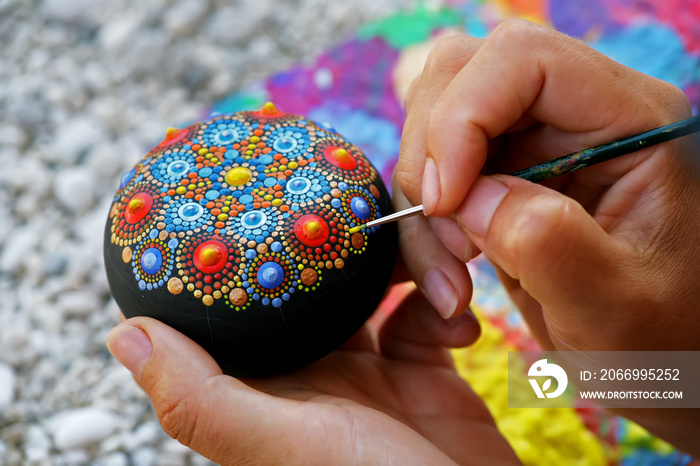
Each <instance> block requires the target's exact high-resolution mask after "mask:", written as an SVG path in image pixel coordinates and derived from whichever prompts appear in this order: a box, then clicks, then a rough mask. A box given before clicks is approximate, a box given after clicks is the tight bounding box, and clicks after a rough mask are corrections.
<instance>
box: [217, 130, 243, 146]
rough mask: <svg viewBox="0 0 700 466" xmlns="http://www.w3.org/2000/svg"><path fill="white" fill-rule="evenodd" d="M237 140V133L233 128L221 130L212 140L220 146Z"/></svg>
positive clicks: (238, 136)
mask: <svg viewBox="0 0 700 466" xmlns="http://www.w3.org/2000/svg"><path fill="white" fill-rule="evenodd" d="M239 138H240V135H239V134H238V131H236V130H235V129H233V128H226V129H223V130H221V131H219V132H217V133H216V134H215V135H214V140H215V141H216V142H217V143H219V144H221V145H226V144H228V143H230V142H232V141H237V140H239Z"/></svg>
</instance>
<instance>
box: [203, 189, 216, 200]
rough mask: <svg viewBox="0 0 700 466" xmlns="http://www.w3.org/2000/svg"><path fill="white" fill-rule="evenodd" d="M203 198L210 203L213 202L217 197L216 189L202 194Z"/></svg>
mask: <svg viewBox="0 0 700 466" xmlns="http://www.w3.org/2000/svg"><path fill="white" fill-rule="evenodd" d="M204 197H206V198H207V199H209V200H210V201H213V200H214V199H216V198H218V197H219V191H217V190H216V189H210V190H209V191H207V192H206V193H205V194H204Z"/></svg>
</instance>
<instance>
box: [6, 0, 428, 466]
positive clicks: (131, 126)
mask: <svg viewBox="0 0 700 466" xmlns="http://www.w3.org/2000/svg"><path fill="white" fill-rule="evenodd" d="M414 3H415V2H414V1H413V0H349V1H339V2H338V1H330V0H329V1H325V0H294V1H282V0H276V1H275V0H252V1H235V2H234V1H231V2H226V1H223V0H142V1H137V0H43V1H40V0H0V44H1V45H0V297H1V298H2V299H1V300H0V464H3V465H5V464H6V465H20V464H41V465H51V464H54V465H72V464H94V465H109V466H120V465H166V464H167V465H171V464H172V465H181V464H182V465H186V464H207V463H208V461H207V460H205V459H204V458H202V457H201V456H198V455H196V454H194V453H193V452H190V451H189V450H188V449H187V448H185V447H183V446H181V445H180V444H179V443H177V442H176V441H174V440H172V439H170V438H169V437H167V436H166V435H165V434H164V433H163V432H162V430H161V429H160V426H159V424H158V421H157V419H156V418H155V415H154V414H153V409H152V407H151V405H150V402H149V401H148V399H147V397H146V396H145V395H144V394H143V393H142V392H141V391H140V389H139V388H138V387H137V386H136V384H135V383H134V382H133V380H132V379H131V377H130V375H129V373H128V372H127V371H126V370H125V369H124V368H122V367H121V366H120V365H119V364H118V363H117V362H116V361H115V360H113V359H112V358H111V356H110V355H109V353H108V352H107V350H106V348H105V345H104V340H105V337H106V335H107V333H108V332H109V330H110V329H111V328H112V327H113V325H114V324H115V322H116V316H117V307H116V305H115V303H114V301H112V300H111V299H110V296H109V289H108V285H107V280H106V277H105V273H104V266H103V261H102V233H103V228H104V223H105V221H106V218H107V213H108V208H109V203H110V200H111V197H112V195H113V194H114V191H115V190H116V187H117V185H118V178H119V176H120V175H121V174H122V173H123V172H125V171H127V170H128V169H129V168H131V166H133V164H134V163H135V162H136V161H137V160H138V159H139V158H140V157H141V156H142V155H143V154H144V153H145V150H147V149H148V148H149V147H150V146H152V145H153V143H154V142H157V141H158V140H160V139H161V137H162V135H163V133H164V130H165V128H167V127H168V126H174V125H177V124H179V123H183V122H186V121H189V120H191V119H193V118H196V117H197V116H198V115H199V114H200V112H202V111H203V109H204V108H205V107H206V106H207V105H209V104H211V103H213V102H215V101H217V100H218V99H220V98H222V97H224V96H226V95H227V94H229V93H230V92H232V91H234V90H236V89H237V88H238V87H240V86H242V85H245V84H247V83H250V82H252V81H254V80H256V79H260V78H262V77H264V76H266V75H269V74H271V73H274V72H275V71H279V70H283V69H285V68H286V67H288V66H290V65H291V64H293V63H295V62H299V61H303V60H305V59H309V58H312V57H314V56H315V55H317V54H319V53H320V52H321V51H323V50H324V49H325V48H328V47H329V46H330V45H332V44H334V43H337V42H339V41H340V40H342V39H343V38H345V37H347V36H348V35H350V34H352V32H353V31H355V30H356V28H357V27H358V26H359V25H360V24H362V23H363V22H366V21H369V20H372V19H376V18H378V17H381V16H384V15H386V14H388V13H391V12H393V11H396V10H397V9H398V8H400V7H406V6H408V5H411V4H414Z"/></svg>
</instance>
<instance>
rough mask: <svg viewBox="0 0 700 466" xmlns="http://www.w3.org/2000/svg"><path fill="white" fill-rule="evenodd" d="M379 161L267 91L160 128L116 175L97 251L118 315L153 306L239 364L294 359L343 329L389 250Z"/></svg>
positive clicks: (317, 349)
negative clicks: (233, 109) (260, 97)
mask: <svg viewBox="0 0 700 466" xmlns="http://www.w3.org/2000/svg"><path fill="white" fill-rule="evenodd" d="M391 212H392V206H391V200H390V198H389V195H388V193H387V190H386V187H385V186H384V184H383V183H382V180H381V178H380V177H379V175H378V173H377V171H376V169H375V168H374V167H373V166H372V164H371V163H370V162H369V161H368V160H367V158H366V157H365V156H364V155H363V153H362V151H361V150H360V149H359V148H358V147H356V146H355V145H353V144H352V143H351V142H349V141H348V140H347V139H345V138H344V137H343V136H341V135H340V134H338V133H337V132H335V131H334V130H333V129H332V128H330V127H328V126H324V125H322V124H318V123H315V122H313V121H310V120H308V119H306V118H304V117H301V116H297V115H292V114H288V113H284V112H282V111H280V110H278V109H277V108H276V107H275V106H274V105H273V104H271V103H268V104H265V106H263V107H262V109H260V110H258V111H253V112H239V113H235V114H222V115H217V116H214V117H212V118H211V119H209V120H207V121H203V122H200V123H196V124H193V125H191V126H189V127H187V128H185V129H173V128H170V129H168V131H167V132H166V135H165V138H164V140H163V141H162V142H161V143H160V144H158V145H157V146H156V147H154V148H153V149H151V151H150V152H148V154H146V156H145V157H144V158H143V159H142V160H141V162H140V163H139V164H138V165H136V166H135V167H134V168H133V169H131V170H130V171H129V172H127V173H126V174H124V175H123V177H122V178H121V182H120V185H119V190H118V191H117V193H116V196H115V198H114V202H113V203H112V207H111V209H110V213H109V218H108V220H107V225H106V228H105V245H104V254H105V264H106V268H107V277H108V279H109V284H110V287H111V290H112V294H113V296H114V298H115V300H116V301H117V303H118V304H119V306H120V307H121V309H122V311H123V312H124V315H125V316H127V317H133V316H150V317H154V318H156V319H159V320H161V321H162V322H164V323H166V324H168V325H170V326H172V327H174V328H175V329H177V330H179V331H181V332H182V333H184V334H186V335H187V336H189V337H190V338H192V339H193V340H194V341H196V342H197V343H199V344H200V345H201V346H203V347H204V348H205V349H206V350H207V351H208V352H209V353H210V354H211V355H212V356H213V357H214V358H215V359H216V360H217V362H218V363H219V364H220V365H221V367H222V369H223V370H224V372H226V373H228V374H231V375H234V376H264V375H272V374H276V373H282V372H285V371H289V370H292V369H295V368H298V367H301V366H303V365H306V364H308V363H311V362H313V361H315V360H317V359H319V358H321V357H323V356H324V355H326V354H327V353H329V352H331V351H332V350H334V349H335V348H337V347H338V346H340V345H341V344H342V343H343V342H345V341H346V340H347V339H348V338H349V337H350V336H352V335H353V334H354V333H355V332H356V331H357V330H358V329H359V328H360V327H361V326H362V325H363V324H364V322H365V321H366V320H367V318H368V317H369V316H370V315H371V314H372V312H373V311H374V309H375V308H376V306H377V305H378V303H379V301H380V300H381V298H382V296H383V294H384V291H385V288H386V286H387V284H388V281H389V278H390V276H391V273H392V270H393V266H394V261H395V257H396V244H397V238H396V227H395V226H394V224H387V225H382V226H379V227H373V228H365V229H363V230H361V231H358V232H354V233H352V234H351V233H350V229H351V228H353V227H355V226H358V225H363V224H365V223H367V222H369V221H371V220H373V219H376V218H379V217H381V216H383V215H387V214H389V213H391Z"/></svg>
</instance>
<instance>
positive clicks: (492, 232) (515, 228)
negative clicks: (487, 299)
mask: <svg viewBox="0 0 700 466" xmlns="http://www.w3.org/2000/svg"><path fill="white" fill-rule="evenodd" d="M455 217H456V219H457V221H458V223H459V224H460V225H461V226H462V228H463V229H464V230H465V231H466V233H467V235H468V236H469V238H470V239H471V241H472V242H473V243H474V245H475V246H476V247H478V248H479V249H481V250H482V251H483V252H484V253H485V254H486V256H488V257H489V259H491V260H492V261H493V262H494V263H495V264H496V265H497V266H498V267H500V268H501V269H503V271H504V272H505V273H506V274H508V275H509V276H510V277H512V278H514V279H516V280H519V282H520V286H521V287H522V289H523V290H525V291H526V292H527V293H528V294H529V295H530V296H531V297H532V298H534V299H535V300H537V301H538V302H539V304H540V306H541V309H542V311H543V313H544V316H545V320H546V321H547V325H548V327H549V328H550V331H554V332H556V333H559V334H560V336H563V335H561V334H562V333H564V334H565V335H566V336H570V335H571V334H579V335H580V334H581V333H589V335H590V334H591V332H593V331H594V330H595V329H599V328H600V326H599V322H600V321H597V322H596V320H595V317H601V318H603V317H606V316H607V317H609V313H610V299H611V296H616V295H619V293H620V288H621V287H620V283H625V280H626V278H625V276H624V275H625V269H624V263H625V261H624V260H623V256H624V250H625V246H624V244H625V243H623V242H621V241H619V240H617V239H615V238H613V237H611V236H610V235H608V233H607V232H606V231H605V230H603V228H602V227H601V226H600V225H599V224H598V223H597V222H596V221H595V219H594V218H593V217H592V216H591V215H590V214H588V212H586V211H585V209H584V208H583V207H582V206H581V205H580V204H579V203H577V202H576V201H574V200H573V199H571V198H569V197H567V196H564V195H563V194H561V193H559V192H557V191H554V190H552V189H549V188H546V187H544V186H541V185H538V184H534V183H531V182H529V181H526V180H522V179H519V178H515V177H511V176H503V175H497V176H493V177H481V178H479V179H478V180H477V181H476V182H475V183H474V185H473V186H472V188H471V190H470V191H469V193H468V195H467V197H466V198H465V200H464V202H463V203H462V205H461V206H460V207H459V209H458V210H457V211H456V212H455ZM526 317H528V316H526ZM540 318H541V317H540ZM587 330H588V331H590V332H586V331H587ZM553 336H554V335H553Z"/></svg>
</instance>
